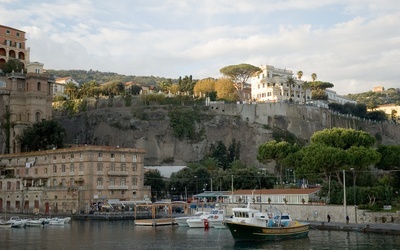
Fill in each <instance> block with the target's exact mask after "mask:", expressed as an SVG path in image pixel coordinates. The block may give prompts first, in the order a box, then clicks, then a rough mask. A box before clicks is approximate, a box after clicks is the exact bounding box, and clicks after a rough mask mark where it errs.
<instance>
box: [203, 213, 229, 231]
mask: <svg viewBox="0 0 400 250" xmlns="http://www.w3.org/2000/svg"><path fill="white" fill-rule="evenodd" d="M207 219H208V222H209V226H210V227H213V228H226V226H225V224H224V223H223V222H224V211H223V210H213V211H211V213H210V215H209V216H208V217H207Z"/></svg>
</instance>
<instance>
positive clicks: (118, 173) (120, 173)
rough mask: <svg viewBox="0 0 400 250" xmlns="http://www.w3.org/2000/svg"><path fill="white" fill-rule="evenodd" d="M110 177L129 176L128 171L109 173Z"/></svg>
mask: <svg viewBox="0 0 400 250" xmlns="http://www.w3.org/2000/svg"><path fill="white" fill-rule="evenodd" d="M108 175H113V176H128V171H108Z"/></svg>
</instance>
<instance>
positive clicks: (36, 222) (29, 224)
mask: <svg viewBox="0 0 400 250" xmlns="http://www.w3.org/2000/svg"><path fill="white" fill-rule="evenodd" d="M44 225H45V221H44V220H42V219H39V218H33V219H28V220H27V221H26V226H27V227H40V226H44Z"/></svg>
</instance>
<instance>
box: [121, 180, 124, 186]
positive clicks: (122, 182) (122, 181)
mask: <svg viewBox="0 0 400 250" xmlns="http://www.w3.org/2000/svg"><path fill="white" fill-rule="evenodd" d="M121 186H125V178H121Z"/></svg>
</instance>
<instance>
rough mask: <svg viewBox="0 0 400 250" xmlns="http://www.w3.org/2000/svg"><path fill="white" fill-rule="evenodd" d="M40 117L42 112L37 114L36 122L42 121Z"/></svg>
mask: <svg viewBox="0 0 400 250" xmlns="http://www.w3.org/2000/svg"><path fill="white" fill-rule="evenodd" d="M40 116H41V115H40V112H36V114H35V122H40V120H41V117H40Z"/></svg>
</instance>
